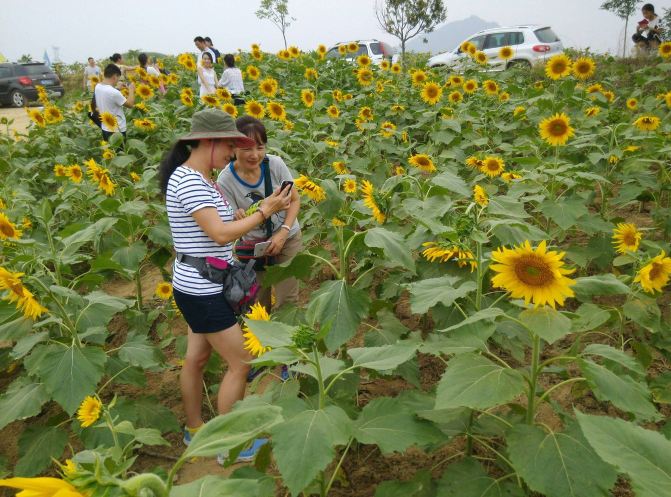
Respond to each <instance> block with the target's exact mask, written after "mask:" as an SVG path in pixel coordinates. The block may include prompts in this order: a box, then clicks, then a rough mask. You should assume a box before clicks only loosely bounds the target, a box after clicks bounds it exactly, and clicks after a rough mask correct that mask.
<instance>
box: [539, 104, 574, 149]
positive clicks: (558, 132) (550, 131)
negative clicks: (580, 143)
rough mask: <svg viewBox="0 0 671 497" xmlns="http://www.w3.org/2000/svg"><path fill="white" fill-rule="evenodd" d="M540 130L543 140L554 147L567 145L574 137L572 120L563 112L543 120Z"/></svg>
mask: <svg viewBox="0 0 671 497" xmlns="http://www.w3.org/2000/svg"><path fill="white" fill-rule="evenodd" d="M538 129H539V132H540V135H541V138H542V139H543V140H545V141H546V142H548V143H549V144H550V145H553V146H558V145H566V142H567V141H568V139H569V138H570V137H572V136H573V135H574V132H573V128H572V127H571V120H570V119H569V117H568V116H567V115H566V114H564V113H563V112H562V113H561V114H555V115H554V116H552V117H548V118H545V119H543V120H542V121H541V122H540V124H539V125H538Z"/></svg>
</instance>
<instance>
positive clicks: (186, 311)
mask: <svg viewBox="0 0 671 497" xmlns="http://www.w3.org/2000/svg"><path fill="white" fill-rule="evenodd" d="M253 143H254V141H253V140H251V139H250V138H248V137H247V136H245V135H244V134H242V133H240V132H238V131H237V129H236V127H235V122H234V121H233V118H232V117H231V116H230V115H229V114H227V113H225V112H223V111H221V110H219V109H207V110H203V111H200V112H197V113H195V114H194V115H193V118H192V121H191V132H190V133H189V134H187V135H185V136H183V137H182V138H180V139H179V140H178V141H177V143H176V144H175V145H174V146H173V148H172V150H171V151H170V152H169V153H168V154H167V155H166V156H165V158H164V159H163V161H162V162H161V166H160V182H161V190H162V191H163V193H164V194H165V199H166V207H167V211H168V221H169V223H170V231H171V233H172V238H173V243H174V245H175V250H176V252H177V253H178V254H180V258H181V255H182V254H183V255H187V256H191V257H195V258H204V257H207V256H212V257H217V258H220V259H224V260H226V261H231V260H232V259H233V256H232V242H234V241H235V240H237V239H238V238H240V237H242V236H243V235H244V234H245V233H247V232H248V231H251V230H252V229H254V228H256V227H257V226H258V225H259V224H262V223H263V222H264V221H265V220H266V218H268V217H269V216H271V215H273V214H275V213H276V212H279V211H281V210H286V209H287V208H288V206H289V203H290V200H291V199H290V197H288V196H286V195H285V193H284V192H280V191H279V189H277V190H276V191H275V192H274V193H273V195H272V196H270V197H268V198H266V199H265V200H264V202H263V205H262V206H261V207H260V208H259V210H258V211H257V212H258V213H257V214H254V215H252V216H249V217H246V218H244V219H241V220H239V221H234V220H233V210H232V208H231V206H230V205H229V204H228V202H227V201H226V199H224V198H223V197H222V195H221V193H220V191H219V190H218V188H217V186H216V184H215V183H214V182H213V181H212V179H211V176H212V172H213V170H215V169H222V168H223V167H225V166H226V165H227V164H228V163H229V161H230V159H231V157H232V156H233V146H234V145H237V146H250V145H251V144H253ZM173 290H174V297H175V303H176V304H177V307H178V308H179V309H180V311H181V312H182V314H183V315H184V319H185V320H186V322H187V323H188V325H189V333H188V341H187V351H186V357H185V359H184V365H183V367H182V372H181V374H180V386H181V390H182V398H183V402H184V410H185V413H186V428H185V431H184V441H185V443H187V444H188V443H189V442H190V440H191V436H192V435H193V434H194V433H195V432H196V431H197V430H198V428H199V427H200V426H201V425H202V424H203V419H202V413H201V405H202V395H203V392H202V386H203V370H204V368H205V364H206V363H207V361H208V359H209V357H210V354H211V353H212V350H213V349H214V350H215V351H217V353H219V355H221V357H222V358H223V359H224V360H225V361H226V363H227V365H228V368H227V370H226V374H225V375H224V378H223V380H222V382H221V385H220V387H219V395H218V398H217V409H218V411H219V413H220V414H225V413H226V412H228V411H230V409H231V407H232V406H233V404H234V403H235V402H236V401H238V400H240V399H242V398H243V396H244V393H245V385H246V379H247V373H248V372H249V369H250V366H249V364H248V362H249V361H250V360H251V359H252V357H251V355H250V354H249V352H248V351H247V350H245V349H244V346H243V343H244V340H243V336H242V330H241V329H240V325H239V324H238V322H237V317H236V316H235V313H234V312H233V310H232V309H231V307H230V305H229V304H228V302H227V301H226V299H225V298H224V295H223V292H222V286H221V285H217V284H215V283H212V282H210V281H208V280H206V279H205V278H203V277H202V276H200V274H199V273H198V270H197V269H196V268H195V267H193V266H191V265H189V264H186V263H184V262H178V261H177V260H175V263H174V265H173Z"/></svg>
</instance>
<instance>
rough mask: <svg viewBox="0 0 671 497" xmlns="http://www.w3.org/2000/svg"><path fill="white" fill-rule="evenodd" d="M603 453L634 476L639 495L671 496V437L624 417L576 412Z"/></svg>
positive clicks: (620, 469)
mask: <svg viewBox="0 0 671 497" xmlns="http://www.w3.org/2000/svg"><path fill="white" fill-rule="evenodd" d="M576 417H577V418H578V423H579V424H580V428H581V429H582V432H583V433H584V435H585V438H586V439H587V441H588V442H589V443H590V445H591V446H592V447H593V448H594V450H595V451H596V453H597V454H599V457H601V459H603V460H604V461H606V462H607V463H609V464H612V465H613V466H615V467H616V468H617V470H618V471H619V472H621V473H625V474H626V475H627V476H628V477H629V478H630V479H631V486H632V488H633V490H634V493H635V494H636V496H637V497H671V457H670V456H669V455H670V454H671V441H670V440H668V439H666V438H664V435H662V434H661V433H657V432H654V431H651V430H646V429H644V428H641V427H639V426H636V425H634V424H633V423H628V422H627V421H624V420H622V419H614V418H609V417H605V416H590V415H587V414H582V413H580V412H576Z"/></svg>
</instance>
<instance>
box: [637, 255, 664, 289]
mask: <svg viewBox="0 0 671 497" xmlns="http://www.w3.org/2000/svg"><path fill="white" fill-rule="evenodd" d="M669 276H671V258H670V257H666V253H665V252H664V251H662V252H661V253H660V254H659V255H658V256H656V257H655V258H653V259H652V260H651V261H650V262H649V263H648V264H646V265H645V266H643V267H642V268H641V269H640V270H639V271H638V273H637V274H636V277H635V278H634V282H636V283H640V284H641V286H642V287H643V290H645V291H646V292H648V293H655V292H656V291H657V292H661V291H662V289H663V288H664V287H665V286H666V284H667V283H668V282H669Z"/></svg>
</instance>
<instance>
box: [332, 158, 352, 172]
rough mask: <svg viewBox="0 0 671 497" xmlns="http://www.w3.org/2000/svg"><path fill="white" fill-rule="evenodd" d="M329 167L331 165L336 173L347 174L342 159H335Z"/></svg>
mask: <svg viewBox="0 0 671 497" xmlns="http://www.w3.org/2000/svg"><path fill="white" fill-rule="evenodd" d="M331 167H333V170H334V171H335V172H336V173H338V174H347V172H348V171H347V168H346V167H345V163H344V162H342V161H335V162H333V164H331Z"/></svg>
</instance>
